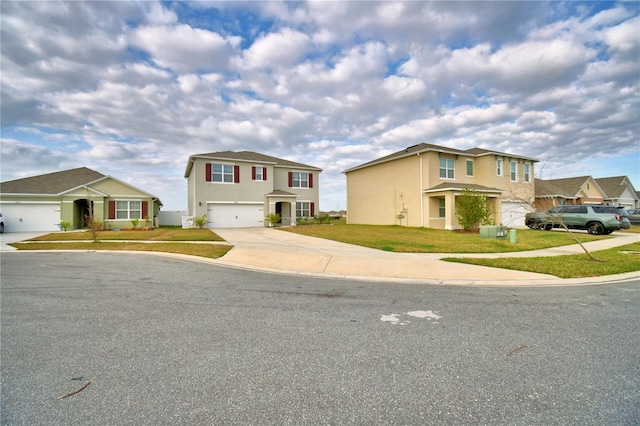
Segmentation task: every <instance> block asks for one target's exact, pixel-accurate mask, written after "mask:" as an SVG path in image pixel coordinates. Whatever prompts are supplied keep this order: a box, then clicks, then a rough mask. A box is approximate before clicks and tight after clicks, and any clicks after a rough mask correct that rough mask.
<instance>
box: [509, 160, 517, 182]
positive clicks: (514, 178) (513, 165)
mask: <svg viewBox="0 0 640 426" xmlns="http://www.w3.org/2000/svg"><path fill="white" fill-rule="evenodd" d="M517 181H518V163H516V162H515V161H512V162H511V182H517Z"/></svg>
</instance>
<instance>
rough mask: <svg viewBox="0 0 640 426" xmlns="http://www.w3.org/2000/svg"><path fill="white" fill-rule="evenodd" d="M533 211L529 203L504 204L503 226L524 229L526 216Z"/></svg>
mask: <svg viewBox="0 0 640 426" xmlns="http://www.w3.org/2000/svg"><path fill="white" fill-rule="evenodd" d="M530 211H531V207H530V206H529V204H527V203H523V202H521V201H503V202H502V224H503V225H504V226H508V227H511V228H514V227H523V226H525V225H524V216H525V215H526V214H527V213H529V212H530Z"/></svg>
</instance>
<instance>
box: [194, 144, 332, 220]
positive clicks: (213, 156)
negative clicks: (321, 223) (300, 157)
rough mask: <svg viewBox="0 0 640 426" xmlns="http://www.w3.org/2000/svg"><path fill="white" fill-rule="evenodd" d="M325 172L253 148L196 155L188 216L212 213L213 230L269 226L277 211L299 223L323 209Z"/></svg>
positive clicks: (209, 218) (209, 217)
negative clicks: (322, 177)
mask: <svg viewBox="0 0 640 426" xmlns="http://www.w3.org/2000/svg"><path fill="white" fill-rule="evenodd" d="M321 171H322V169H320V168H318V167H314V166H309V165H306V164H301V163H296V162H293V161H289V160H284V159H281V158H276V157H271V156H268V155H264V154H260V153H257V152H251V151H241V152H234V151H222V152H211V153H205V154H196V155H192V156H190V157H189V161H188V162H187V168H186V170H185V173H184V177H185V178H187V186H188V214H189V215H190V216H203V215H206V216H207V221H208V224H207V226H208V227H210V228H243V227H258V226H266V225H268V221H267V220H266V217H267V216H268V215H269V214H271V213H276V214H279V215H280V217H281V224H283V225H291V224H295V223H296V218H298V217H311V216H314V215H315V214H316V212H317V211H318V207H319V175H320V172H321Z"/></svg>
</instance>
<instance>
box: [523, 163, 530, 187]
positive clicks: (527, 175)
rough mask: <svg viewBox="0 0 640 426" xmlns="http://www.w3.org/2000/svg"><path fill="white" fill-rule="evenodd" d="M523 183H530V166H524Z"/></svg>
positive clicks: (526, 164) (527, 164)
mask: <svg viewBox="0 0 640 426" xmlns="http://www.w3.org/2000/svg"><path fill="white" fill-rule="evenodd" d="M524 181H525V182H527V183H531V164H529V163H525V164H524Z"/></svg>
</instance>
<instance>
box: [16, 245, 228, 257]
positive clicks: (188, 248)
mask: <svg viewBox="0 0 640 426" xmlns="http://www.w3.org/2000/svg"><path fill="white" fill-rule="evenodd" d="M10 245H11V246H12V247H15V248H17V249H18V250H84V251H86V250H91V251H94V250H95V251H102V250H112V251H122V250H129V251H152V252H163V253H177V254H186V255H190V256H200V257H206V258H209V259H217V258H219V257H222V256H224V255H225V254H226V253H227V252H228V251H229V250H231V247H232V246H230V245H226V244H225V245H222V244H184V243H139V242H131V243H113V242H104V241H103V242H98V243H94V242H93V241H88V242H70V243H56V242H38V243H14V244H10Z"/></svg>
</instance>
